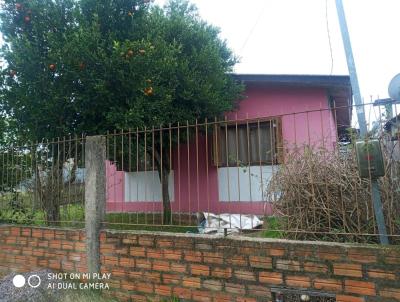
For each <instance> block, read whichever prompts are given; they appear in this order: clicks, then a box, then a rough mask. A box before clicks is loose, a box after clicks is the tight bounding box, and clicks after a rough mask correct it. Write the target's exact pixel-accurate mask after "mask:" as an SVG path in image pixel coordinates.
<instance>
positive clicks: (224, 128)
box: [214, 119, 282, 167]
mask: <svg viewBox="0 0 400 302" xmlns="http://www.w3.org/2000/svg"><path fill="white" fill-rule="evenodd" d="M281 142H282V131H281V122H280V119H270V120H257V121H247V122H244V123H236V122H235V123H222V124H220V125H218V126H216V129H215V132H214V164H215V165H217V166H219V167H236V166H251V165H271V164H277V163H280V162H281V161H282V147H281Z"/></svg>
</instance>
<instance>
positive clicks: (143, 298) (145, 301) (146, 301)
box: [131, 294, 149, 302]
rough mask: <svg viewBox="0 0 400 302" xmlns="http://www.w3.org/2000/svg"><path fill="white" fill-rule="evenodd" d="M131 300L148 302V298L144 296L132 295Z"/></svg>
mask: <svg viewBox="0 0 400 302" xmlns="http://www.w3.org/2000/svg"><path fill="white" fill-rule="evenodd" d="M131 300H132V301H134V302H148V301H149V300H148V299H147V296H142V295H136V294H135V295H131Z"/></svg>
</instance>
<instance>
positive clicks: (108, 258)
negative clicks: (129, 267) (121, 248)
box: [103, 256, 118, 265]
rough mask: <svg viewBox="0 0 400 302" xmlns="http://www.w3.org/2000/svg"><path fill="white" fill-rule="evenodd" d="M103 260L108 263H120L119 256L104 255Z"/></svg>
mask: <svg viewBox="0 0 400 302" xmlns="http://www.w3.org/2000/svg"><path fill="white" fill-rule="evenodd" d="M103 262H104V264H106V265H118V257H113V256H104V261H103Z"/></svg>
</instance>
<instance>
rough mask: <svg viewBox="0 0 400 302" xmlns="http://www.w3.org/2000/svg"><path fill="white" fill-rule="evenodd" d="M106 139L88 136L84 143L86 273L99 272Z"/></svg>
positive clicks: (103, 215)
mask: <svg viewBox="0 0 400 302" xmlns="http://www.w3.org/2000/svg"><path fill="white" fill-rule="evenodd" d="M105 165H106V139H105V137H104V136H89V137H87V138H86V143H85V170H86V172H85V229H86V255H87V266H88V272H89V273H91V275H92V274H93V273H99V272H100V229H101V222H102V221H104V218H105V209H106V166H105Z"/></svg>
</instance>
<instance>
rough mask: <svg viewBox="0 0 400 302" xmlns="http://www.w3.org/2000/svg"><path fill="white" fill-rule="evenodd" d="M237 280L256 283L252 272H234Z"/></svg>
mask: <svg viewBox="0 0 400 302" xmlns="http://www.w3.org/2000/svg"><path fill="white" fill-rule="evenodd" d="M234 275H235V277H236V278H237V279H241V280H246V281H256V276H255V274H254V272H251V271H245V270H235V273H234Z"/></svg>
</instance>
